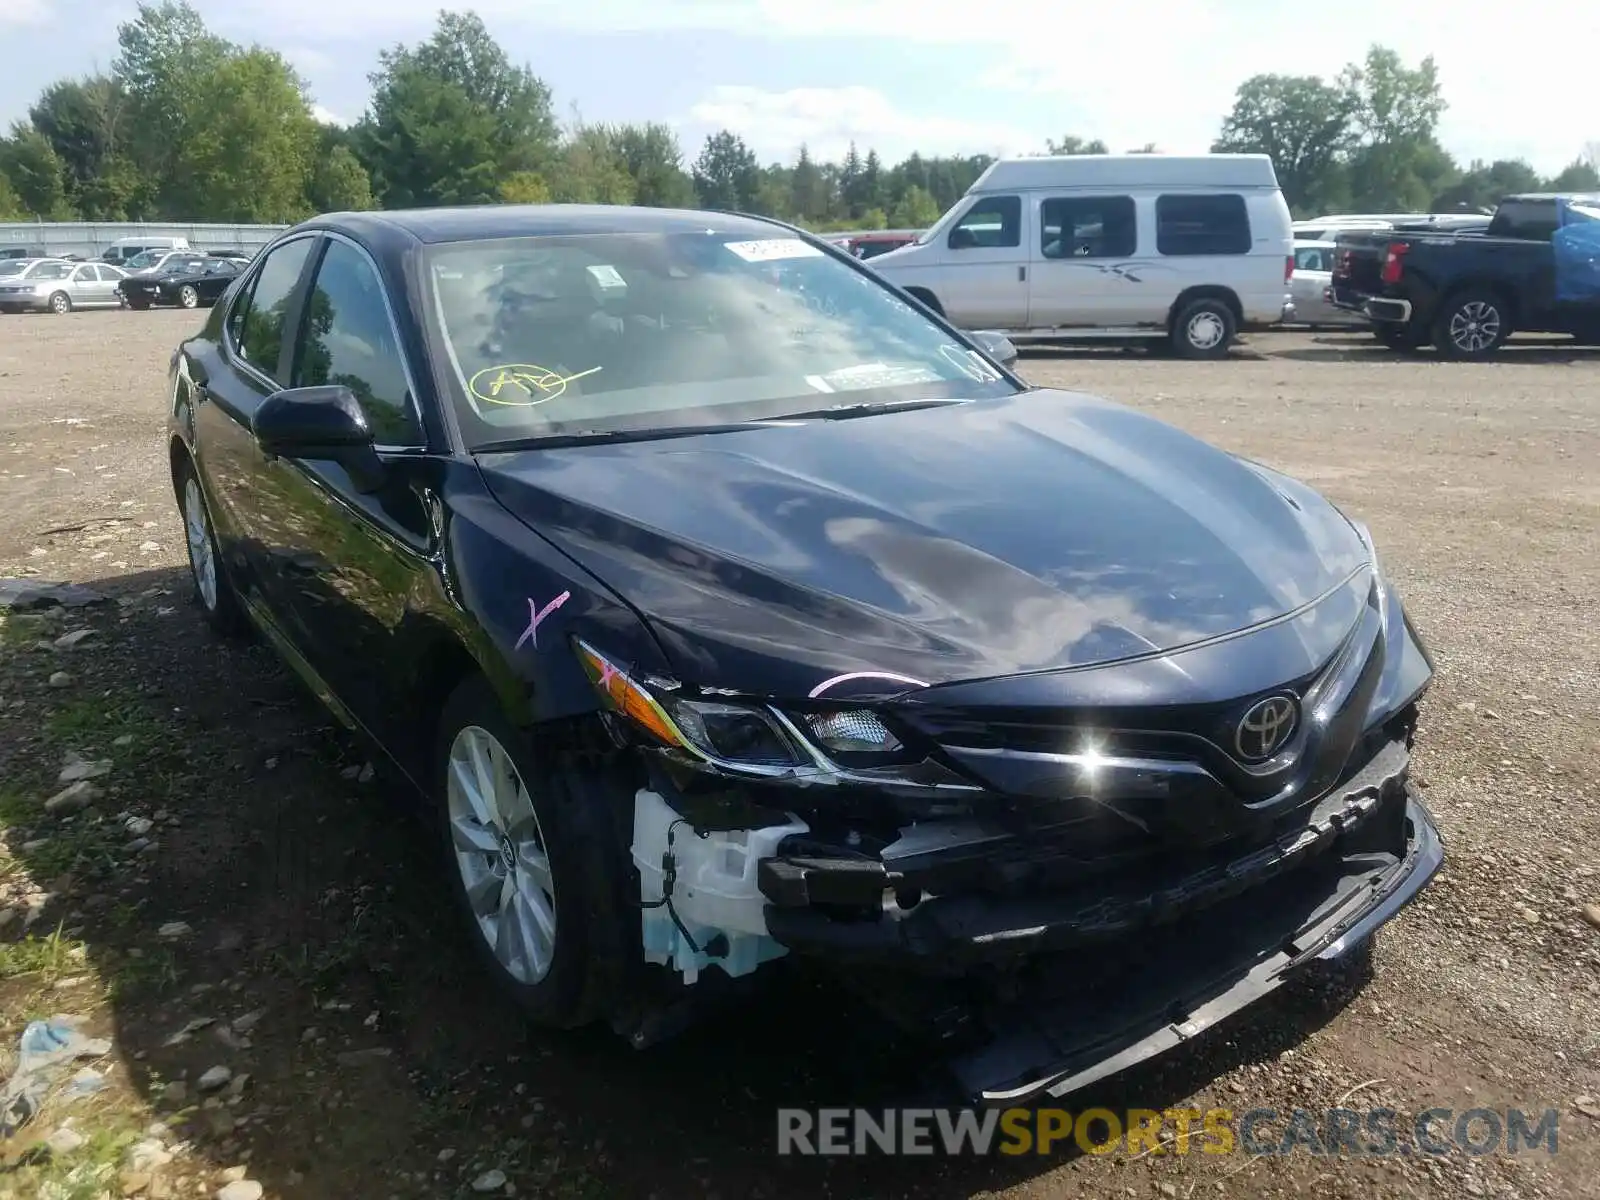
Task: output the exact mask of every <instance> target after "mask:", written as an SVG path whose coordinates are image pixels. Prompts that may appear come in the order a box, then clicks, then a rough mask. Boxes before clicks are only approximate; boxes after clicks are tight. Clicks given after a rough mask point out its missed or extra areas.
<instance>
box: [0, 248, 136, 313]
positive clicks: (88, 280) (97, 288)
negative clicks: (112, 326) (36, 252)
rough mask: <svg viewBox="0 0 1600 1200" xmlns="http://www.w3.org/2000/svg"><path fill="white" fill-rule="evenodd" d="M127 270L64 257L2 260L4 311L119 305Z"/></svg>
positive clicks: (0, 292)
mask: <svg viewBox="0 0 1600 1200" xmlns="http://www.w3.org/2000/svg"><path fill="white" fill-rule="evenodd" d="M125 278H127V273H126V272H124V271H123V270H122V269H121V268H120V267H113V266H112V265H111V264H110V263H92V262H83V263H79V262H69V261H67V260H66V259H62V258H13V259H8V260H6V261H5V262H0V312H24V311H27V310H29V309H37V310H43V311H46V312H54V313H69V312H71V311H72V310H73V309H75V308H117V307H119V306H120V305H121V304H122V298H121V297H120V296H119V295H118V294H117V284H118V282H120V281H121V280H123V279H125Z"/></svg>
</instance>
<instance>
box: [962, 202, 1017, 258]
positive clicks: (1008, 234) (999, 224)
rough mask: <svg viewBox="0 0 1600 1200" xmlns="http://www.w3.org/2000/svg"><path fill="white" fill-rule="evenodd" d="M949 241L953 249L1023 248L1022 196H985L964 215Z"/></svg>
mask: <svg viewBox="0 0 1600 1200" xmlns="http://www.w3.org/2000/svg"><path fill="white" fill-rule="evenodd" d="M946 240H947V242H948V244H949V246H950V248H951V249H952V250H972V249H977V248H991V247H992V248H999V247H1003V246H1020V245H1022V197H1020V196H986V197H984V198H983V199H982V200H979V201H978V202H977V203H976V204H974V205H973V206H972V207H971V208H969V209H968V210H967V211H966V212H965V213H964V214H962V217H961V219H960V220H959V221H957V222H956V223H955V225H954V226H953V227H952V228H951V230H950V236H949V238H948V239H946Z"/></svg>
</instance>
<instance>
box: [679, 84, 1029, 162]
mask: <svg viewBox="0 0 1600 1200" xmlns="http://www.w3.org/2000/svg"><path fill="white" fill-rule="evenodd" d="M690 117H691V118H692V119H693V121H694V122H695V124H696V125H697V126H699V127H702V128H704V129H706V130H717V129H730V130H732V131H733V132H734V133H737V134H738V135H739V136H740V137H742V138H743V139H744V140H745V141H746V142H747V143H748V144H749V145H750V147H751V149H753V150H754V151H755V152H756V154H757V155H758V156H759V157H760V159H761V160H762V162H768V161H771V160H781V161H785V162H787V161H790V160H792V159H793V158H794V157H795V155H796V154H797V153H798V152H799V149H800V145H801V143H805V145H806V147H807V149H808V150H809V151H810V153H811V155H812V157H813V158H818V159H826V160H835V159H839V158H842V157H843V156H844V155H845V153H846V151H848V150H849V148H850V143H851V142H852V141H853V142H855V143H856V146H857V148H858V149H859V150H860V151H861V153H862V154H865V153H866V152H867V151H868V150H869V149H876V150H877V151H878V153H879V154H880V155H881V156H882V157H883V158H885V159H887V160H888V161H889V162H896V161H898V160H899V159H901V158H904V157H905V156H906V155H907V154H910V153H911V152H912V151H913V150H920V151H921V152H922V153H924V154H1010V153H1018V152H1021V151H1026V150H1030V149H1036V148H1039V145H1038V144H1039V139H1038V138H1037V137H1036V136H1034V135H1032V134H1030V133H1028V132H1026V131H1024V130H1019V129H1016V128H1014V127H1011V126H1008V125H1006V124H1004V123H1003V122H996V121H986V120H964V119H960V118H941V117H926V116H917V115H915V114H912V113H908V112H904V111H902V110H900V109H898V108H896V107H895V106H894V104H892V103H891V102H890V100H889V99H888V97H886V96H885V95H884V94H883V93H882V92H879V91H876V90H874V89H872V88H869V87H842V88H794V89H791V90H790V91H786V92H769V91H764V90H763V89H761V88H753V87H732V86H724V87H717V88H712V89H711V91H710V92H709V93H708V94H707V95H706V97H705V98H704V99H703V100H701V101H700V102H699V103H698V104H696V105H695V106H694V108H693V109H691V110H690ZM679 124H680V125H681V124H683V122H679Z"/></svg>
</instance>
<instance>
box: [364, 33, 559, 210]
mask: <svg viewBox="0 0 1600 1200" xmlns="http://www.w3.org/2000/svg"><path fill="white" fill-rule="evenodd" d="M378 63H379V65H378V70H377V71H375V72H373V74H372V75H371V76H370V79H371V81H372V87H373V94H372V102H371V107H370V109H369V110H368V113H367V116H366V118H365V119H364V120H363V121H362V123H361V126H360V129H359V130H358V139H359V140H358V144H359V145H360V147H361V156H362V159H363V162H364V164H365V165H366V167H367V170H368V172H369V173H370V175H371V177H372V185H373V189H374V191H375V193H376V194H377V196H378V198H379V199H380V200H381V201H382V202H383V204H384V205H385V206H386V207H390V208H405V207H410V206H413V205H422V204H481V203H486V202H489V201H492V200H494V199H496V198H497V197H498V195H499V187H500V181H501V180H503V179H505V178H506V177H507V176H510V175H513V174H515V173H517V172H519V171H537V172H545V171H547V170H548V169H549V168H550V167H551V165H552V164H553V163H554V162H555V159H556V156H557V154H558V153H559V145H558V143H559V136H558V130H557V128H556V122H555V117H554V115H553V113H552V110H551V105H550V89H549V88H548V87H546V86H545V84H544V83H543V82H542V81H541V80H540V79H539V78H538V77H537V76H535V75H534V74H533V72H532V71H531V70H530V69H529V68H527V67H525V66H523V67H518V66H514V65H513V64H512V62H511V60H510V58H508V57H507V55H506V52H505V51H504V50H503V49H502V48H501V47H500V45H499V43H497V42H496V41H495V40H494V38H493V37H491V36H490V34H489V31H488V29H486V28H485V27H484V24H483V21H482V20H481V19H480V18H479V17H478V16H477V15H476V14H474V13H449V12H446V13H441V14H440V16H439V23H438V26H437V27H436V29H435V30H434V34H433V36H432V37H431V38H430V39H429V40H428V41H426V42H423V43H422V44H421V45H419V46H416V47H412V48H408V47H405V46H396V47H394V48H393V49H390V50H386V51H384V52H383V53H381V54H380V55H379V57H378Z"/></svg>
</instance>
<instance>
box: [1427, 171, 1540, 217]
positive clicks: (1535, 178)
mask: <svg viewBox="0 0 1600 1200" xmlns="http://www.w3.org/2000/svg"><path fill="white" fill-rule="evenodd" d="M1542 186H1543V180H1541V179H1540V178H1539V173H1538V172H1537V171H1535V170H1534V169H1533V168H1532V167H1530V166H1529V165H1528V164H1527V163H1525V162H1523V161H1522V160H1521V159H1520V158H1513V159H1498V160H1496V161H1495V162H1492V163H1484V162H1483V161H1482V160H1475V161H1474V162H1473V163H1472V164H1471V165H1470V166H1469V167H1468V168H1467V169H1466V171H1465V172H1463V173H1462V175H1461V178H1460V179H1458V180H1456V182H1455V183H1453V184H1452V185H1451V186H1449V187H1447V188H1444V189H1443V190H1442V191H1440V192H1438V193H1437V194H1436V195H1435V196H1434V197H1433V207H1434V208H1435V209H1436V210H1438V211H1439V212H1450V211H1452V210H1455V209H1480V208H1493V207H1494V206H1495V205H1496V204H1498V203H1500V200H1501V199H1502V198H1503V197H1505V196H1511V195H1515V194H1517V193H1518V192H1536V191H1538V190H1539V189H1540V187H1542Z"/></svg>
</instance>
